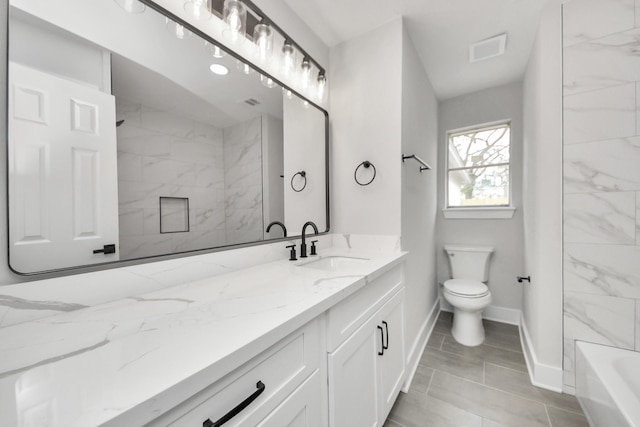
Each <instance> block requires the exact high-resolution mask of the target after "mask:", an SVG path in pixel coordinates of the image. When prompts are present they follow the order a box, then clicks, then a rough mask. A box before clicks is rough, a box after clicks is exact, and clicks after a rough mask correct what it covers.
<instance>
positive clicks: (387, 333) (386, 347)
mask: <svg viewBox="0 0 640 427" xmlns="http://www.w3.org/2000/svg"><path fill="white" fill-rule="evenodd" d="M382 324H383V325H384V330H385V331H386V335H387V344H386V345H385V344H384V343H383V344H382V348H383V349H385V350H387V349H388V348H389V325H387V322H385V321H384V320H383V321H382Z"/></svg>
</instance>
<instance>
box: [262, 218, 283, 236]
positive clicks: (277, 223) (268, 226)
mask: <svg viewBox="0 0 640 427" xmlns="http://www.w3.org/2000/svg"><path fill="white" fill-rule="evenodd" d="M274 225H279V226H280V227H282V231H283V232H284V237H287V227H285V226H284V224H283V223H281V222H280V221H273V222H271V224H269V225H267V230H266V232H267V233H268V232H269V230H271V227H272V226H274Z"/></svg>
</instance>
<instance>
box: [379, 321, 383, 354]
mask: <svg viewBox="0 0 640 427" xmlns="http://www.w3.org/2000/svg"><path fill="white" fill-rule="evenodd" d="M378 329H380V341H382V351H379V352H378V356H383V355H384V331H383V330H382V326H380V325H378Z"/></svg>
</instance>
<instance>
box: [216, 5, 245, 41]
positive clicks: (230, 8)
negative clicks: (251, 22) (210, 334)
mask: <svg viewBox="0 0 640 427" xmlns="http://www.w3.org/2000/svg"><path fill="white" fill-rule="evenodd" d="M222 19H223V20H224V22H226V23H227V25H228V27H229V28H227V29H226V30H225V31H223V34H224V35H225V36H227V37H228V38H230V39H231V40H232V41H234V42H239V41H242V39H243V38H244V35H245V31H246V25H247V8H246V7H245V5H244V4H242V2H240V1H238V0H225V1H224V8H223V9H222Z"/></svg>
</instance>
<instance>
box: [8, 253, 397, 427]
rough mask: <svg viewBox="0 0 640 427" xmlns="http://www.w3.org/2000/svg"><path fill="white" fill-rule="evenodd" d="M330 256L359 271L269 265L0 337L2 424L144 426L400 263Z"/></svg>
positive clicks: (393, 257) (379, 256)
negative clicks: (346, 261) (351, 261)
mask: <svg viewBox="0 0 640 427" xmlns="http://www.w3.org/2000/svg"><path fill="white" fill-rule="evenodd" d="M330 255H346V256H359V257H363V258H368V261H366V262H362V263H360V264H357V265H351V266H348V267H346V268H342V269H340V270H337V271H325V270H319V269H313V268H308V267H304V266H299V264H301V263H302V262H300V261H298V262H289V261H286V260H281V261H275V262H270V263H267V264H262V265H258V266H254V267H249V268H246V269H243V270H239V271H235V272H232V273H228V274H223V275H219V276H215V277H211V278H206V279H202V280H198V281H195V282H191V283H187V284H184V285H180V286H175V287H171V288H168V289H163V290H160V291H156V292H152V293H148V294H144V295H140V296H134V297H129V298H124V299H121V300H118V301H114V302H111V303H106V304H101V305H97V306H92V307H87V308H84V309H80V310H75V311H71V312H66V313H62V314H58V315H55V316H49V317H46V318H43V319H38V320H35V321H31V322H25V323H20V324H17V325H14V326H10V327H6V328H2V329H0V413H2V414H3V415H2V417H1V418H0V426H5V425H7V426H9V425H11V426H14V425H17V426H20V425H33V424H32V423H33V422H34V421H35V420H38V423H37V424H38V425H49V426H62V425H64V426H69V425H72V426H89V425H104V424H107V425H109V424H113V425H116V424H120V425H123V423H124V424H125V425H138V424H144V423H146V422H149V421H151V420H153V419H154V418H156V417H157V416H159V415H160V414H161V413H164V412H165V411H167V410H168V409H170V408H171V407H173V406H175V405H177V404H179V403H180V402H181V401H183V400H185V399H187V398H188V397H190V396H192V395H193V394H195V393H197V392H198V391H200V390H202V389H204V388H205V387H206V386H207V385H209V384H211V383H212V382H214V381H215V380H217V379H219V378H221V377H222V376H224V375H225V374H226V373H228V372H230V371H231V370H232V369H235V368H236V367H238V366H240V365H241V364H242V363H244V362H246V361H248V360H249V359H251V358H252V357H254V356H255V355H257V354H258V353H260V352H261V351H263V350H264V349H266V348H267V347H269V346H270V345H273V344H275V343H276V342H277V341H278V340H280V339H282V338H284V337H285V336H286V335H287V334H289V333H291V332H293V331H294V330H295V329H297V328H299V327H301V326H302V325H304V324H305V323H306V322H308V321H310V320H312V319H313V318H314V317H316V316H318V315H320V314H321V313H323V312H324V311H326V310H327V309H328V308H330V307H331V306H332V305H334V304H335V303H337V302H338V301H340V300H342V299H343V298H345V297H346V296H348V295H350V294H352V293H353V292H355V291H357V290H358V289H360V288H361V287H363V286H365V285H366V284H367V283H368V282H370V281H371V280H373V279H375V278H376V277H377V276H379V275H380V274H382V273H383V272H384V271H386V270H388V269H389V268H391V267H392V266H394V265H396V264H398V263H399V262H401V261H402V259H403V258H404V256H405V254H404V253H403V252H399V251H396V252H386V253H385V252H368V253H367V252H364V251H362V250H352V249H348V248H343V249H333V250H327V251H325V252H324V253H323V256H330ZM40 420H46V423H45V424H41V423H40Z"/></svg>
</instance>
